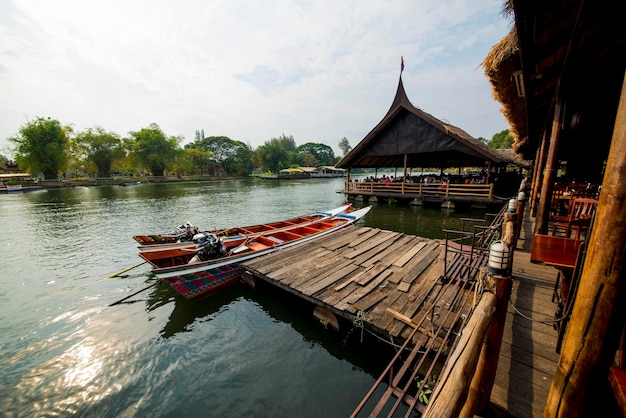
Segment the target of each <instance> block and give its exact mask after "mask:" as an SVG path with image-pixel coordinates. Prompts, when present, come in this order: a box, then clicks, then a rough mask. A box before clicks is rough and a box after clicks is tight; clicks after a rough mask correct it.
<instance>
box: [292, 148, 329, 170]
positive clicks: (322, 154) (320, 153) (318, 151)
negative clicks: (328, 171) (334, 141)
mask: <svg viewBox="0 0 626 418" xmlns="http://www.w3.org/2000/svg"><path fill="white" fill-rule="evenodd" d="M296 153H297V154H298V159H299V160H300V159H301V158H303V156H304V155H307V154H309V155H312V156H313V157H315V160H316V163H315V164H312V165H311V167H315V166H319V165H333V163H334V162H335V152H334V151H333V149H332V148H331V147H329V146H328V145H326V144H318V143H314V142H307V143H306V144H303V145H300V146H299V147H297V148H296ZM298 162H301V161H298ZM302 165H305V164H302Z"/></svg>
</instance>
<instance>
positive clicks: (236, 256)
mask: <svg viewBox="0 0 626 418" xmlns="http://www.w3.org/2000/svg"><path fill="white" fill-rule="evenodd" d="M370 209H371V206H368V207H366V208H363V209H359V210H357V211H354V212H351V213H349V214H347V213H345V214H339V215H336V216H333V217H331V218H329V219H325V220H321V221H317V222H313V223H310V224H307V225H300V226H295V227H293V228H290V229H283V230H279V231H267V232H265V233H262V234H259V235H254V236H251V237H244V238H243V239H242V241H241V242H240V243H238V244H237V245H236V246H232V247H231V248H230V249H226V248H224V247H225V244H224V242H223V241H222V240H219V239H218V240H217V242H214V243H210V244H208V245H206V247H210V250H209V251H215V250H216V249H217V252H215V253H212V254H217V256H216V257H215V258H213V259H208V260H206V261H204V260H201V259H200V260H198V262H191V263H188V264H178V265H170V266H165V267H159V266H156V265H155V264H154V261H155V260H152V261H150V262H151V263H153V265H155V267H154V268H153V269H152V273H153V274H155V275H156V276H157V277H158V279H159V280H160V281H163V282H167V283H168V284H169V285H170V286H171V287H172V288H173V289H174V290H176V291H177V292H179V293H181V294H182V295H184V296H185V297H187V298H198V297H203V296H206V295H208V294H210V293H213V292H215V291H217V290H219V289H221V288H223V287H225V286H228V285H230V284H233V283H236V282H237V281H239V279H240V277H241V274H242V268H241V267H240V266H239V263H240V262H242V261H246V260H250V259H252V258H256V257H259V256H262V255H265V254H269V253H272V252H275V251H278V250H280V249H281V248H287V247H291V246H294V245H297V244H300V243H303V242H307V241H310V240H312V239H314V238H318V237H321V236H324V235H327V234H330V233H333V232H335V231H338V230H340V229H342V228H345V227H347V226H349V225H352V224H353V223H354V222H356V221H357V220H359V219H361V218H362V217H363V216H365V214H367V212H369V210H370ZM215 238H217V237H215ZM200 244H201V245H204V242H201V243H200ZM204 248H205V247H202V251H203V250H204ZM177 250H178V252H177V254H178V255H179V256H180V257H183V258H185V257H189V256H190V255H192V254H193V255H194V256H196V257H197V255H196V254H195V253H196V252H197V251H190V250H189V249H185V248H184V247H179V248H177ZM140 255H141V256H142V257H144V251H142V252H141V253H140ZM196 257H194V258H196ZM144 258H146V257H144ZM162 261H164V260H162ZM173 261H176V260H175V257H172V259H170V260H167V261H164V262H166V263H171V262H173Z"/></svg>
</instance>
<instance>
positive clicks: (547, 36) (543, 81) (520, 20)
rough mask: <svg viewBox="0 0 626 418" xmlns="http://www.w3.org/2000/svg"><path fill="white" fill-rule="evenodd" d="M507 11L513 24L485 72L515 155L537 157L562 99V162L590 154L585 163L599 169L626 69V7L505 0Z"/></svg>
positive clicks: (561, 0)
mask: <svg viewBox="0 0 626 418" xmlns="http://www.w3.org/2000/svg"><path fill="white" fill-rule="evenodd" d="M504 10H505V11H508V12H511V11H514V12H515V26H514V28H513V29H512V30H511V32H510V33H509V34H508V35H507V36H506V37H505V38H503V39H502V40H501V41H500V42H499V43H498V44H497V45H495V46H494V47H493V48H492V50H491V51H490V53H489V54H488V56H487V57H486V58H485V60H484V61H483V63H482V66H483V68H484V69H485V73H486V75H487V77H488V78H489V81H490V82H491V85H492V89H493V95H494V98H496V99H497V100H498V101H499V102H500V103H502V106H503V110H502V113H503V114H504V116H505V117H506V119H507V121H508V122H509V124H510V131H511V133H512V134H513V135H514V137H515V139H516V141H515V143H514V149H515V150H516V151H518V152H520V153H522V154H523V155H524V157H525V158H526V159H534V158H535V155H536V150H537V148H538V146H539V144H540V142H541V139H542V137H543V136H544V135H547V136H549V135H550V131H551V127H552V122H553V121H552V119H553V111H554V105H555V103H556V102H557V101H560V102H561V103H562V104H563V109H564V114H563V117H562V119H561V121H562V128H563V129H562V130H561V131H560V134H561V143H562V144H563V146H562V147H560V149H559V158H560V159H561V160H567V161H570V162H571V161H574V160H575V159H576V157H577V155H580V154H581V151H582V150H585V152H586V155H585V158H586V159H587V160H588V162H589V160H590V159H591V160H593V163H594V164H595V163H597V162H600V163H601V162H602V158H603V155H605V154H606V152H607V150H608V144H609V143H610V137H611V133H612V121H613V120H614V115H615V112H616V106H617V100H618V96H619V86H621V82H622V80H623V77H624V68H626V31H624V30H623V22H624V20H625V18H626V4H625V3H623V2H618V3H614V4H613V3H612V6H611V7H610V8H609V7H607V6H606V3H605V2H591V1H586V2H585V1H581V0H552V1H538V0H535V1H529V0H507V1H506V2H505V4H504ZM515 74H519V76H518V77H516V76H515ZM516 80H517V81H518V84H517V85H516ZM518 85H519V86H522V85H523V90H521V89H520V90H518V88H517V86H518ZM616 86H618V87H616ZM520 93H523V94H522V96H523V97H522V96H520ZM590 140H593V141H594V146H593V147H589V141H590ZM589 153H591V154H592V155H589Z"/></svg>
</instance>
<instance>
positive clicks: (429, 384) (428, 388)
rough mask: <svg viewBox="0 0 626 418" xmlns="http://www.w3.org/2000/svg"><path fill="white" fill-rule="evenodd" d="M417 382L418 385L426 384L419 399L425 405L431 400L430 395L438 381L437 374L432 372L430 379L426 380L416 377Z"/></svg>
mask: <svg viewBox="0 0 626 418" xmlns="http://www.w3.org/2000/svg"><path fill="white" fill-rule="evenodd" d="M415 380H416V382H417V387H418V388H419V387H420V386H422V385H424V387H423V388H422V390H421V391H420V393H419V395H418V400H419V401H420V402H421V403H423V404H424V405H428V401H429V400H430V395H431V394H432V393H433V389H434V388H435V383H437V375H436V374H431V375H430V376H428V380H427V381H426V382H424V380H425V379H421V378H420V377H419V376H417V377H416V378H415Z"/></svg>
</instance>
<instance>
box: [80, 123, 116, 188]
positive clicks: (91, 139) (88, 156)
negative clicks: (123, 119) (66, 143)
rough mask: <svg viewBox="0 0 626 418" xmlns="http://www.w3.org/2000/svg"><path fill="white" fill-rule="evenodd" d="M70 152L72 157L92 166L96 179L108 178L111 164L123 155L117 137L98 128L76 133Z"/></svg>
mask: <svg viewBox="0 0 626 418" xmlns="http://www.w3.org/2000/svg"><path fill="white" fill-rule="evenodd" d="M72 151H73V154H74V157H78V158H79V159H81V160H83V161H85V162H88V163H89V164H93V166H95V169H96V173H97V175H98V177H109V176H110V175H111V166H112V165H113V162H114V161H115V160H118V159H120V158H122V157H124V155H125V152H124V147H123V145H122V139H121V138H120V137H119V135H117V134H116V133H113V132H106V131H105V130H104V129H103V128H101V127H99V126H97V127H95V128H93V129H92V128H89V129H86V130H84V131H82V132H80V133H78V135H76V137H75V138H73V140H72Z"/></svg>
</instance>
